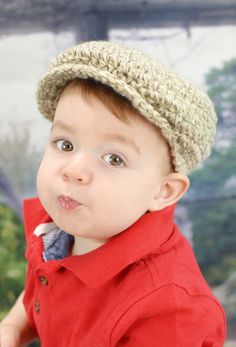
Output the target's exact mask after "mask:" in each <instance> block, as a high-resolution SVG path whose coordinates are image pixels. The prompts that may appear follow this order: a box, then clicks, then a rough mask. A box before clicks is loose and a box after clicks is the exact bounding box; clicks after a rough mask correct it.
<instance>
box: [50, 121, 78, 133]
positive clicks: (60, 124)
mask: <svg viewBox="0 0 236 347" xmlns="http://www.w3.org/2000/svg"><path fill="white" fill-rule="evenodd" d="M53 128H60V129H64V130H68V131H72V130H73V127H72V126H70V124H66V123H63V122H61V121H56V122H54V123H53V124H52V126H51V131H52V129H53Z"/></svg>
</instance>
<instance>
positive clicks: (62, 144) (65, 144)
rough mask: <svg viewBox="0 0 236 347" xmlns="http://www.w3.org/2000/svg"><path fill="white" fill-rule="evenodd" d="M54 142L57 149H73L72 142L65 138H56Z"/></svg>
mask: <svg viewBox="0 0 236 347" xmlns="http://www.w3.org/2000/svg"><path fill="white" fill-rule="evenodd" d="M55 144H56V146H57V148H58V149H59V151H63V152H71V151H73V149H74V148H73V145H72V143H71V142H70V141H67V140H56V141H55Z"/></svg>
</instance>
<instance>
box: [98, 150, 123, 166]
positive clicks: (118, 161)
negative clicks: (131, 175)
mask: <svg viewBox="0 0 236 347" xmlns="http://www.w3.org/2000/svg"><path fill="white" fill-rule="evenodd" d="M103 158H104V160H105V161H106V162H107V163H108V164H111V165H112V166H124V165H125V163H124V161H123V159H122V158H121V157H120V156H119V155H117V154H114V153H109V154H106V155H104V156H103Z"/></svg>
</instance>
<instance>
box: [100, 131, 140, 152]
mask: <svg viewBox="0 0 236 347" xmlns="http://www.w3.org/2000/svg"><path fill="white" fill-rule="evenodd" d="M104 138H105V139H106V140H109V141H114V140H115V141H117V142H121V143H125V144H127V145H129V146H131V147H133V149H134V150H135V151H136V152H137V153H138V154H140V149H139V147H138V146H137V144H136V143H135V141H134V140H132V139H130V138H128V137H126V136H123V135H121V134H117V133H114V134H113V133H111V134H106V135H105V136H104Z"/></svg>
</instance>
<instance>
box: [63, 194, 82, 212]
mask: <svg viewBox="0 0 236 347" xmlns="http://www.w3.org/2000/svg"><path fill="white" fill-rule="evenodd" d="M57 201H58V203H59V205H60V207H62V208H64V209H66V210H74V209H75V208H76V207H78V206H80V205H81V203H80V202H79V201H76V200H74V199H72V198H71V197H69V196H65V195H59V196H58V197H57Z"/></svg>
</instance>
